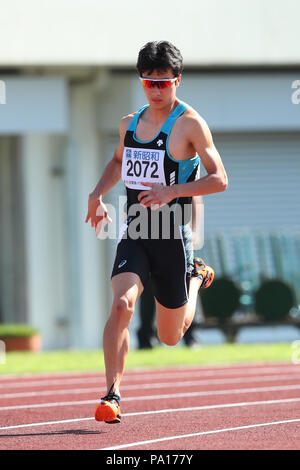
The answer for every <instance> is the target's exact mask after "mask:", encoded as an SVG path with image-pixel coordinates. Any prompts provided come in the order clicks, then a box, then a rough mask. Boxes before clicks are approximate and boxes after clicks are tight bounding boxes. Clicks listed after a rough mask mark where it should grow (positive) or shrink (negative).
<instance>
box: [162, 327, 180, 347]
mask: <svg viewBox="0 0 300 470" xmlns="http://www.w3.org/2000/svg"><path fill="white" fill-rule="evenodd" d="M182 336H183V335H182V332H181V331H175V332H171V331H166V332H160V331H158V338H159V339H160V341H162V342H163V343H164V344H166V345H167V346H175V345H176V344H177V343H179V341H180V340H181V338H182Z"/></svg>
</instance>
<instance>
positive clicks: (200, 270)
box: [192, 258, 215, 289]
mask: <svg viewBox="0 0 300 470" xmlns="http://www.w3.org/2000/svg"><path fill="white" fill-rule="evenodd" d="M192 276H193V277H198V279H201V280H202V284H201V286H200V288H201V289H206V288H207V287H209V286H210V285H211V284H212V282H213V280H214V277H215V272H214V270H213V268H212V267H211V266H207V265H206V264H205V263H204V261H203V259H201V258H195V259H194V269H193V271H192Z"/></svg>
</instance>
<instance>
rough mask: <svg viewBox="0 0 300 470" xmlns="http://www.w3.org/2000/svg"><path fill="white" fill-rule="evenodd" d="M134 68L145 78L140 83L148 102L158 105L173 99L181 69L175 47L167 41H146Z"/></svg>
mask: <svg viewBox="0 0 300 470" xmlns="http://www.w3.org/2000/svg"><path fill="white" fill-rule="evenodd" d="M136 68H137V70H138V72H139V75H140V78H141V79H143V78H144V79H146V80H142V83H143V85H144V91H145V94H146V96H147V99H148V101H149V103H150V104H152V105H153V106H155V107H157V106H159V107H160V106H164V105H165V104H166V103H167V102H169V101H172V100H174V98H175V95H176V88H177V87H178V85H179V82H180V79H181V72H182V69H183V65H182V56H181V53H180V51H179V50H178V49H177V47H175V46H174V45H173V44H171V43H170V42H168V41H153V42H148V43H147V44H145V46H143V47H142V49H141V50H140V52H139V55H138V60H137V64H136ZM168 79H170V80H168ZM174 79H175V80H174ZM160 80H161V81H160Z"/></svg>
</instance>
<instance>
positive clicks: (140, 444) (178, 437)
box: [98, 419, 300, 450]
mask: <svg viewBox="0 0 300 470" xmlns="http://www.w3.org/2000/svg"><path fill="white" fill-rule="evenodd" d="M299 421H300V419H285V420H282V421H271V422H268V423H258V424H248V425H247V426H236V427H233V428H223V429H214V430H212V431H201V432H194V433H192V434H183V435H181V436H178V435H177V436H169V437H161V438H159V439H150V440H148V441H139V442H131V443H130V444H122V445H120V446H115V447H104V448H102V449H98V450H118V449H127V448H128V447H136V446H143V445H147V444H154V443H157V442H165V441H173V440H175V439H186V438H189V437H196V436H205V435H208V434H217V433H221V432H229V431H241V430H244V429H251V428H259V427H263V426H274V425H276V424H287V423H298V422H299Z"/></svg>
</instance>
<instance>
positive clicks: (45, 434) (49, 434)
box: [0, 429, 105, 438]
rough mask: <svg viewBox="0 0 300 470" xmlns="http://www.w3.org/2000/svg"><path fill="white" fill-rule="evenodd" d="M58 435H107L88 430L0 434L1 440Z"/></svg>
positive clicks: (102, 432)
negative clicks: (2, 438) (4, 438)
mask: <svg viewBox="0 0 300 470" xmlns="http://www.w3.org/2000/svg"><path fill="white" fill-rule="evenodd" d="M58 434H62V435H65V434H72V435H73V434H75V435H85V434H105V432H104V431H88V430H86V429H66V430H64V431H53V432H37V433H28V434H0V438H1V437H28V436H56V435H58Z"/></svg>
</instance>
